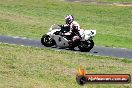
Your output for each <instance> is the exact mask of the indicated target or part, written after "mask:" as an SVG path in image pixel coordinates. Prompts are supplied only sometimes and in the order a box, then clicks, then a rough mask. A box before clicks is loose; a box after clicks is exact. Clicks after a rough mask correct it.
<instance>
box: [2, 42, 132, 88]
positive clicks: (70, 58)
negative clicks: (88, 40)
mask: <svg viewBox="0 0 132 88" xmlns="http://www.w3.org/2000/svg"><path fill="white" fill-rule="evenodd" d="M80 64H81V65H82V66H83V67H84V68H85V69H86V70H87V73H88V74H95V73H97V74H103V73H104V74H119V73H120V74H122V73H124V74H125V73H126V74H131V75H132V72H131V69H132V60H127V59H117V58H111V57H100V56H93V55H87V54H77V53H73V52H67V51H55V50H50V49H46V48H42V49H40V48H32V47H21V46H16V45H7V44H0V88H82V87H83V88H131V87H132V84H87V85H84V86H79V85H78V84H77V83H76V80H75V77H76V72H77V69H78V67H79V65H80ZM69 84H70V85H69Z"/></svg>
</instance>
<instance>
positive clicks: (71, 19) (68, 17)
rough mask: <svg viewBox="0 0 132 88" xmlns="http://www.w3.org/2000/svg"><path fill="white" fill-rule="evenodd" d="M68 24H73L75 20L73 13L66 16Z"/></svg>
mask: <svg viewBox="0 0 132 88" xmlns="http://www.w3.org/2000/svg"><path fill="white" fill-rule="evenodd" d="M65 20H66V24H71V23H72V22H73V21H74V17H73V16H72V15H67V16H66V17H65Z"/></svg>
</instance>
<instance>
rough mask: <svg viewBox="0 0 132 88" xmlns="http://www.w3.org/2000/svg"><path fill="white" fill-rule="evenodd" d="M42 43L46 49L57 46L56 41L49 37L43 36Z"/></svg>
mask: <svg viewBox="0 0 132 88" xmlns="http://www.w3.org/2000/svg"><path fill="white" fill-rule="evenodd" d="M41 43H42V45H44V46H46V47H51V46H53V45H55V44H56V43H55V40H54V39H52V38H50V36H49V35H43V36H42V38H41Z"/></svg>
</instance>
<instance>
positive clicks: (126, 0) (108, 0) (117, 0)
mask: <svg viewBox="0 0 132 88" xmlns="http://www.w3.org/2000/svg"><path fill="white" fill-rule="evenodd" d="M98 1H101V2H132V0H98Z"/></svg>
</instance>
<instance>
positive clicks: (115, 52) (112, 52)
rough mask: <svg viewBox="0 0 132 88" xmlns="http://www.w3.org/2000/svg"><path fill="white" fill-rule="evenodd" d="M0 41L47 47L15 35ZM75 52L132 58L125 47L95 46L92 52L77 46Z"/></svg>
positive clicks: (1, 38)
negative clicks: (82, 50) (79, 48)
mask: <svg viewBox="0 0 132 88" xmlns="http://www.w3.org/2000/svg"><path fill="white" fill-rule="evenodd" d="M0 42H1V43H5V44H16V45H21V46H31V47H38V48H45V47H44V46H43V45H42V44H41V42H40V40H34V39H28V38H21V37H15V36H0ZM51 49H55V50H67V49H58V48H51ZM73 52H75V53H77V52H79V53H87V54H93V55H99V56H110V57H117V58H129V59H132V49H125V48H111V47H103V46H94V48H93V49H92V50H91V51H90V52H80V51H79V50H78V49H77V48H76V50H75V51H73Z"/></svg>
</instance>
